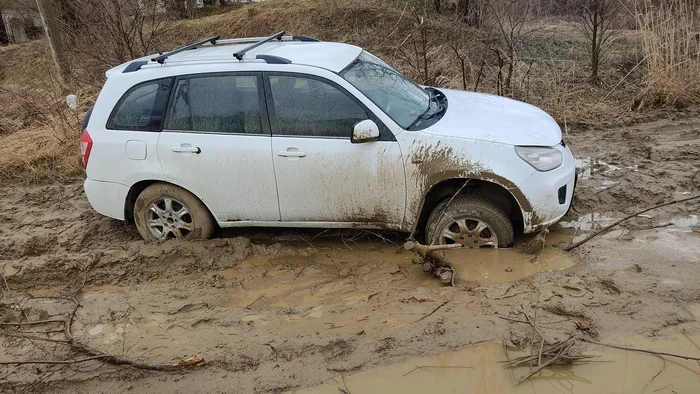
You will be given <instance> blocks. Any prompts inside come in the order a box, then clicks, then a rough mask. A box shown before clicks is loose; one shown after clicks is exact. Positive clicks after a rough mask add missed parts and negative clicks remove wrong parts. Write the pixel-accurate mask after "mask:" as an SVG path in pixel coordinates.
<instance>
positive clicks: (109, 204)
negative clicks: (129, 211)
mask: <svg viewBox="0 0 700 394" xmlns="http://www.w3.org/2000/svg"><path fill="white" fill-rule="evenodd" d="M83 188H84V189H85V195H86V196H87V199H88V201H89V202H90V205H92V208H93V209H94V210H95V211H97V212H98V213H100V214H102V215H105V216H109V217H111V218H114V219H118V220H124V203H125V202H126V196H127V195H128V194H129V187H128V186H125V185H122V184H121V183H114V182H102V181H95V180H92V179H89V178H88V179H86V180H85V183H84V184H83Z"/></svg>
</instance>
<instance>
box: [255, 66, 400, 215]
mask: <svg viewBox="0 0 700 394" xmlns="http://www.w3.org/2000/svg"><path fill="white" fill-rule="evenodd" d="M265 83H266V86H265V89H266V96H267V103H268V111H269V114H270V123H271V127H272V130H273V136H272V150H273V157H274V163H275V174H276V179H277V189H278V194H279V203H280V214H281V216H282V220H283V221H295V222H326V223H327V222H335V223H364V224H366V225H377V226H382V227H384V226H388V227H394V228H395V227H398V226H399V225H400V223H401V221H402V220H403V215H404V209H405V200H406V188H405V175H404V167H403V160H402V158H401V150H400V148H399V145H398V143H397V142H396V139H395V138H394V136H393V134H391V132H390V131H389V130H388V129H386V128H385V127H383V126H382V125H381V122H379V120H378V119H377V118H376V117H374V116H373V115H372V114H371V113H369V111H368V110H367V109H366V107H365V106H364V105H362V104H361V103H360V101H359V100H357V99H356V98H354V97H352V96H351V95H350V94H349V93H348V92H347V91H346V90H345V89H343V88H342V87H341V86H340V85H338V84H336V83H334V82H331V81H329V80H327V79H324V78H320V77H317V76H311V75H305V74H290V73H266V74H265ZM366 119H371V120H374V121H375V122H377V123H378V124H379V125H380V129H381V137H380V138H379V140H377V141H372V142H365V143H353V142H352V141H351V135H352V131H353V127H354V125H355V124H357V123H359V122H360V121H363V120H366Z"/></svg>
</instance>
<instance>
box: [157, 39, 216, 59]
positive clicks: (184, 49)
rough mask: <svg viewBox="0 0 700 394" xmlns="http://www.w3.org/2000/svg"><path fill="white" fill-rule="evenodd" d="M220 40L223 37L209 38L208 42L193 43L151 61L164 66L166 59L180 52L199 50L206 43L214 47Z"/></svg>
mask: <svg viewBox="0 0 700 394" xmlns="http://www.w3.org/2000/svg"><path fill="white" fill-rule="evenodd" d="M219 38H221V37H220V36H214V37H209V38H207V39H206V40H202V41H197V42H193V43H191V44H187V45H185V46H184V47H182V48H178V49H175V50H174V51H170V52H167V53H163V54H160V53H159V54H160V56H156V57H154V58H153V59H151V60H152V61H154V62H158V63H160V64H163V63H165V59H167V58H168V57H170V56H172V55H175V54H177V53H180V52H184V51H187V50H189V49H195V48H198V47H199V46H201V45H204V44H206V43H211V44H212V45H214V44H216V42H217V41H218V40H219Z"/></svg>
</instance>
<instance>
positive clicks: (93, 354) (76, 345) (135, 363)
mask: <svg viewBox="0 0 700 394" xmlns="http://www.w3.org/2000/svg"><path fill="white" fill-rule="evenodd" d="M84 285H85V280H84V281H83V285H82V286H81V287H80V288H79V289H78V290H77V291H76V292H75V294H74V295H73V298H72V299H71V301H72V302H73V303H74V304H75V307H74V308H73V309H72V310H71V311H70V313H69V314H68V316H67V317H66V318H65V319H64V320H58V319H51V320H42V321H37V322H31V323H28V324H42V323H63V334H64V336H65V337H66V339H65V340H64V341H60V340H56V339H50V338H41V337H35V336H30V335H21V334H19V335H18V334H9V335H7V336H9V337H16V338H22V339H26V340H29V341H31V340H41V341H46V342H52V343H56V344H61V345H65V346H69V347H70V348H71V349H73V350H74V351H76V352H80V353H83V354H86V355H87V357H84V358H79V359H72V360H27V361H21V360H13V361H0V365H28V364H56V365H61V364H77V363H82V362H86V361H91V360H101V361H103V362H105V363H108V364H112V365H129V366H132V367H134V368H139V369H145V370H150V371H177V370H182V369H183V368H186V367H198V366H201V365H204V364H205V361H204V359H202V358H199V357H187V358H184V359H182V360H180V361H178V362H177V363H171V364H151V363H147V362H143V361H139V360H134V359H131V358H127V357H121V356H116V355H112V354H107V353H103V352H100V351H98V350H95V349H93V348H91V347H89V346H88V345H86V344H83V343H81V342H79V341H77V340H76V339H75V337H74V336H73V332H72V329H71V327H72V325H73V320H74V319H75V314H76V312H77V311H78V308H80V303H79V302H78V300H77V298H76V297H77V295H78V293H79V292H80V291H81V289H82V288H83V286H84ZM61 299H64V297H62V298H61ZM5 325H9V326H22V325H25V324H19V323H17V324H15V323H6V324H5Z"/></svg>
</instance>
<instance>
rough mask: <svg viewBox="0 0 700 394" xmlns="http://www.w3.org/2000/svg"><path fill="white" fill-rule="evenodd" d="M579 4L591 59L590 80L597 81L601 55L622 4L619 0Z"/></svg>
mask: <svg viewBox="0 0 700 394" xmlns="http://www.w3.org/2000/svg"><path fill="white" fill-rule="evenodd" d="M582 3H583V4H579V6H578V7H579V18H580V19H581V21H582V30H583V33H584V34H585V36H586V39H587V40H588V42H589V51H590V59H591V74H590V81H591V82H592V83H595V84H597V83H599V82H600V78H599V75H598V74H599V70H600V63H601V60H602V57H603V55H604V54H605V52H606V51H607V49H608V48H609V47H610V45H609V44H610V43H611V41H610V39H611V38H612V37H613V35H614V33H615V30H614V29H612V22H613V20H614V18H615V16H616V15H617V14H618V12H619V11H620V9H621V8H622V6H623V3H622V2H621V1H620V0H583V1H582Z"/></svg>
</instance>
